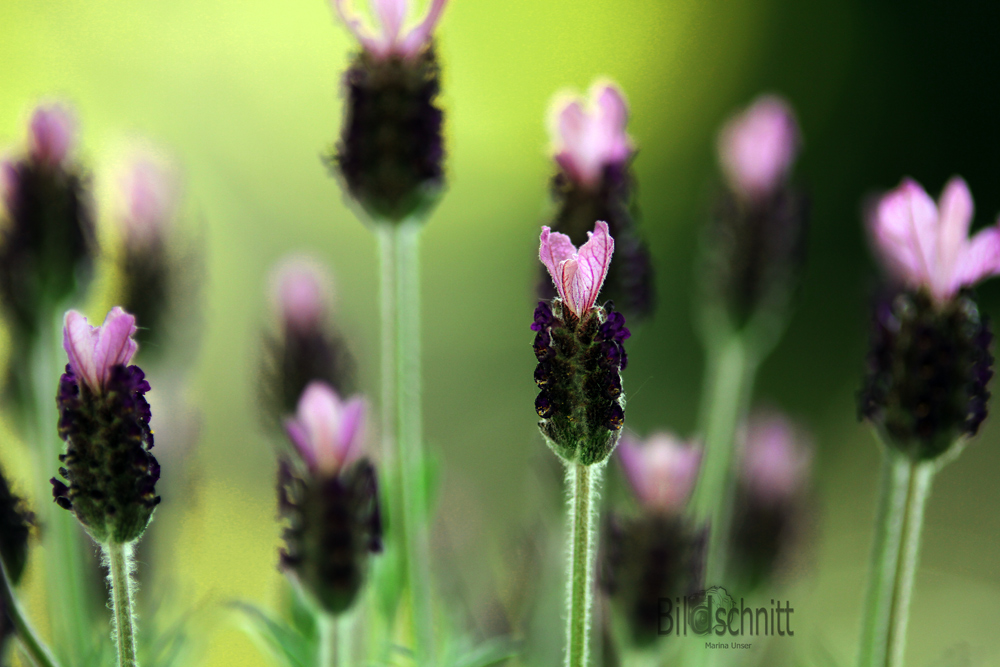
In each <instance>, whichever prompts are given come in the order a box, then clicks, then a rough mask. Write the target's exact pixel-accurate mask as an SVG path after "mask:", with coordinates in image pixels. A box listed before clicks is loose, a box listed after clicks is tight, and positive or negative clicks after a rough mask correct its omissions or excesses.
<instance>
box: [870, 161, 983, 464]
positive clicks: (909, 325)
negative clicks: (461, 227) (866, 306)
mask: <svg viewBox="0 0 1000 667" xmlns="http://www.w3.org/2000/svg"><path fill="white" fill-rule="evenodd" d="M972 216H973V204H972V196H971V194H970V193H969V189H968V187H967V186H966V184H965V182H964V181H962V180H961V179H959V178H955V179H952V180H951V181H950V182H949V183H948V185H947V186H946V187H945V189H944V192H943V193H942V195H941V200H940V202H939V205H938V206H935V204H934V201H933V200H932V199H931V198H930V197H929V196H928V195H927V193H926V192H925V191H924V190H923V188H921V187H920V186H919V185H918V184H917V183H915V182H913V181H911V180H909V179H907V180H904V181H903V183H902V184H901V185H900V186H899V187H898V188H897V189H895V190H893V191H891V192H889V193H888V194H886V195H885V196H883V197H882V198H881V199H880V200H879V201H878V203H877V204H876V205H875V206H874V207H873V209H872V210H871V212H870V215H869V220H868V224H869V229H870V232H871V234H872V237H873V242H874V245H875V248H876V250H877V251H878V253H879V256H880V258H881V260H882V262H883V264H884V265H885V267H886V269H887V270H888V272H889V275H890V280H891V281H892V282H894V283H895V286H894V289H893V290H892V292H890V295H889V296H888V297H886V298H882V299H880V300H878V302H877V303H876V305H875V308H874V312H873V317H872V333H871V347H870V352H869V355H868V371H867V374H866V377H865V380H864V385H863V387H862V389H861V392H860V393H859V396H858V412H859V416H860V417H861V418H863V419H866V420H868V421H869V422H870V423H871V424H872V425H873V426H874V427H875V429H876V430H877V431H878V432H879V434H880V435H881V437H882V439H883V440H884V441H885V442H886V444H888V445H889V446H891V447H894V448H896V449H898V450H899V451H901V452H903V453H905V454H906V455H907V456H909V457H910V458H911V459H913V460H917V461H920V460H927V459H933V458H936V457H938V456H940V455H941V454H943V453H944V452H946V451H948V450H949V449H950V448H951V447H952V446H953V445H955V444H956V443H957V442H959V441H962V440H966V439H968V438H971V437H972V436H974V435H975V434H976V433H977V432H978V430H979V427H980V425H981V424H982V422H983V420H984V419H985V418H986V413H987V401H988V400H989V397H990V392H989V389H988V388H987V385H988V384H989V381H990V379H991V378H992V376H993V355H992V353H991V351H990V345H991V343H992V341H993V334H992V332H991V330H990V326H989V322H988V320H987V318H986V317H985V316H984V315H981V314H980V312H979V308H978V306H977V305H976V302H975V300H974V299H973V296H972V293H971V291H970V290H971V288H972V287H973V286H975V284H976V283H978V282H979V281H981V280H983V279H985V278H987V277H989V276H993V275H996V274H997V273H998V272H1000V226H994V227H990V228H987V229H985V230H982V231H980V232H979V233H977V234H976V235H975V236H973V237H972V238H971V239H970V238H969V227H970V225H971V223H972Z"/></svg>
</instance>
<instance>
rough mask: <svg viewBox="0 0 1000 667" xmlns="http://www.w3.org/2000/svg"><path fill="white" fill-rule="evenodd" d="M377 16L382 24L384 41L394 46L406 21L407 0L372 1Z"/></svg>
mask: <svg viewBox="0 0 1000 667" xmlns="http://www.w3.org/2000/svg"><path fill="white" fill-rule="evenodd" d="M371 2H372V5H373V8H374V10H375V15H376V16H377V17H378V20H379V23H381V24H382V39H383V41H384V42H385V43H386V44H387V45H392V44H395V43H396V42H397V39H398V38H399V31H400V30H401V29H402V28H403V21H405V20H406V9H407V6H406V5H407V0H371Z"/></svg>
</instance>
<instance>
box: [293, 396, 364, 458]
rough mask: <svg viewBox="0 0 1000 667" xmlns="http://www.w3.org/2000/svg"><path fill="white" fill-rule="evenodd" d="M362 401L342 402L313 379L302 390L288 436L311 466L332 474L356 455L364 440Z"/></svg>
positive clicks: (355, 399) (354, 399)
mask: <svg viewBox="0 0 1000 667" xmlns="http://www.w3.org/2000/svg"><path fill="white" fill-rule="evenodd" d="M365 411H366V406H365V401H364V399H363V398H361V397H360V396H354V397H352V398H350V399H348V400H346V401H342V400H341V399H340V397H339V396H338V395H337V392H335V391H334V390H333V388H331V387H330V386H329V385H327V384H324V383H322V382H313V383H312V384H310V385H309V386H308V387H306V390H305V391H304V392H302V398H301V399H300V400H299V408H298V411H297V412H296V414H295V417H294V418H291V419H289V420H288V421H287V422H286V423H285V428H286V430H287V431H288V437H289V439H290V440H291V441H292V444H294V445H295V448H296V449H297V450H298V452H299V454H301V455H302V458H303V459H304V460H305V462H306V463H307V464H308V466H309V467H310V468H312V469H316V470H321V471H322V472H323V473H325V474H328V475H335V474H337V472H339V471H340V469H341V468H343V467H344V466H345V465H347V464H348V463H349V462H350V461H351V460H352V459H353V458H354V457H355V456H357V454H358V453H359V449H360V446H361V442H362V441H363V440H364V426H365V423H364V422H365Z"/></svg>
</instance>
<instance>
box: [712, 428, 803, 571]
mask: <svg viewBox="0 0 1000 667" xmlns="http://www.w3.org/2000/svg"><path fill="white" fill-rule="evenodd" d="M811 464H812V451H811V449H810V448H809V447H808V446H807V445H806V443H805V439H804V438H803V436H802V435H801V434H799V433H797V432H796V430H795V428H794V427H793V426H792V425H791V424H790V423H789V422H788V420H786V419H785V418H784V417H782V416H781V415H778V414H766V413H757V414H755V415H753V416H751V418H750V420H749V422H748V424H747V429H746V438H745V441H744V445H743V458H742V466H741V468H740V471H739V476H738V479H737V485H736V495H735V503H734V506H733V508H734V509H733V522H732V535H731V537H730V541H729V546H730V567H729V571H730V572H732V573H733V575H734V576H735V577H738V578H739V579H740V580H741V582H742V585H743V586H744V587H745V589H746V590H747V591H750V590H752V589H754V588H756V587H757V586H759V585H760V584H762V583H764V582H765V581H768V580H770V579H772V578H774V577H775V576H776V575H777V574H778V572H779V571H780V570H781V568H782V566H783V565H786V564H787V563H788V561H789V560H790V556H791V554H792V553H793V551H794V548H795V546H796V544H797V543H798V542H799V538H800V535H801V532H802V524H803V514H804V507H805V505H806V498H805V495H806V491H807V488H808V481H809V474H810V468H811Z"/></svg>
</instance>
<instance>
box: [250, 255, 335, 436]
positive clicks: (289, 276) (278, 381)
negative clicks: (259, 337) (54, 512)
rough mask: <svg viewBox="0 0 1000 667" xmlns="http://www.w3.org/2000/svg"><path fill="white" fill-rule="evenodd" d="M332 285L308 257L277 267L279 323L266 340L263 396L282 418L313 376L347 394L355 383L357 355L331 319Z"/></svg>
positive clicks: (275, 296)
mask: <svg viewBox="0 0 1000 667" xmlns="http://www.w3.org/2000/svg"><path fill="white" fill-rule="evenodd" d="M332 291H333V288H332V279H331V277H330V275H329V272H328V271H327V270H326V269H325V267H324V266H323V265H322V264H320V263H319V262H316V261H314V260H312V259H311V258H308V257H302V256H295V255H292V256H288V257H286V258H284V259H282V260H281V261H279V263H278V265H277V266H276V268H275V269H274V271H273V273H272V278H271V301H272V307H273V309H274V311H275V313H276V314H277V315H278V317H279V320H280V323H279V330H278V332H277V333H275V334H272V335H270V336H269V337H268V338H267V339H266V341H265V356H264V367H263V369H262V373H261V400H262V402H263V404H264V405H265V406H266V408H267V411H268V412H269V413H270V414H271V415H272V416H273V417H275V418H277V419H278V420H279V421H280V420H281V419H283V418H284V417H285V416H287V415H289V414H292V413H293V412H294V411H295V409H296V406H297V405H298V402H299V397H301V396H302V392H303V391H305V388H306V387H307V386H308V385H309V384H310V383H312V382H314V381H321V382H325V383H326V384H328V385H330V386H331V387H333V388H334V389H335V390H336V391H337V392H339V393H342V394H343V393H347V392H348V391H350V390H351V388H352V386H353V376H354V361H353V359H352V358H351V354H350V352H349V351H348V349H347V345H346V343H345V341H344V339H343V337H342V336H341V335H340V333H339V332H338V331H337V330H336V328H335V327H334V326H333V325H332V324H331V323H330V300H331V294H332Z"/></svg>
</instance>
